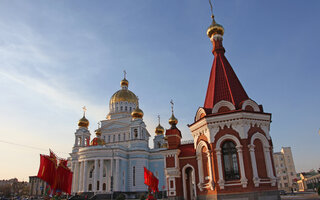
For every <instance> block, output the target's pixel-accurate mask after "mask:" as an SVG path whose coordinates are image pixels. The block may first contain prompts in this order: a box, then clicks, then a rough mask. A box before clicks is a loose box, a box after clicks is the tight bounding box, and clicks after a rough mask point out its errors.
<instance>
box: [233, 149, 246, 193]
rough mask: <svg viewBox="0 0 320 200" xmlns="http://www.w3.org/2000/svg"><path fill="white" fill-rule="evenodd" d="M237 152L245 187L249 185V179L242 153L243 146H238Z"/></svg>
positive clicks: (241, 179) (242, 182)
mask: <svg viewBox="0 0 320 200" xmlns="http://www.w3.org/2000/svg"><path fill="white" fill-rule="evenodd" d="M236 148H237V152H238V157H239V164H240V173H241V178H240V181H241V184H242V187H243V188H246V187H247V184H248V179H247V178H246V173H245V171H244V163H243V155H242V146H237V147H236Z"/></svg>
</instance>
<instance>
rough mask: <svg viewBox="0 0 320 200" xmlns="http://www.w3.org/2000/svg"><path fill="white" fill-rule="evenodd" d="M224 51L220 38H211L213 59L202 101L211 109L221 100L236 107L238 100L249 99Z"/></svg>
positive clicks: (237, 106)
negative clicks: (205, 92) (205, 93)
mask: <svg viewBox="0 0 320 200" xmlns="http://www.w3.org/2000/svg"><path fill="white" fill-rule="evenodd" d="M224 52H225V49H224V48H223V45H222V38H215V39H213V51H212V53H213V55H214V60H213V64H212V69H211V74H210V79H209V84H208V89H207V95H206V99H205V102H204V108H206V109H212V108H213V107H214V105H215V104H216V103H218V102H219V101H221V100H226V101H229V102H231V103H232V104H234V105H235V107H236V109H238V108H239V104H240V102H242V101H244V100H247V99H249V97H248V95H247V93H246V91H245V90H244V89H243V87H242V85H241V83H240V81H239V79H238V77H237V75H236V74H235V72H234V71H233V69H232V67H231V65H230V64H229V62H228V60H227V58H226V57H225V56H224Z"/></svg>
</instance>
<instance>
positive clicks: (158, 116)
mask: <svg viewBox="0 0 320 200" xmlns="http://www.w3.org/2000/svg"><path fill="white" fill-rule="evenodd" d="M158 122H159V124H160V115H159V114H158Z"/></svg>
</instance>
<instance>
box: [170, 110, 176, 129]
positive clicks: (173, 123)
mask: <svg viewBox="0 0 320 200" xmlns="http://www.w3.org/2000/svg"><path fill="white" fill-rule="evenodd" d="M169 124H170V125H171V126H172V125H177V124H178V119H177V118H176V117H175V116H174V114H173V113H172V115H171V117H170V119H169Z"/></svg>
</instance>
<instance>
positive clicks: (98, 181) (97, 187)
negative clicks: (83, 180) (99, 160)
mask: <svg viewBox="0 0 320 200" xmlns="http://www.w3.org/2000/svg"><path fill="white" fill-rule="evenodd" d="M97 190H99V181H97Z"/></svg>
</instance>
